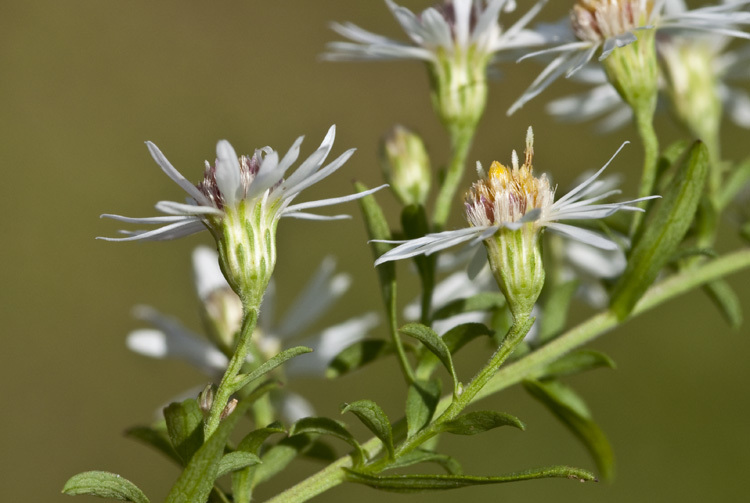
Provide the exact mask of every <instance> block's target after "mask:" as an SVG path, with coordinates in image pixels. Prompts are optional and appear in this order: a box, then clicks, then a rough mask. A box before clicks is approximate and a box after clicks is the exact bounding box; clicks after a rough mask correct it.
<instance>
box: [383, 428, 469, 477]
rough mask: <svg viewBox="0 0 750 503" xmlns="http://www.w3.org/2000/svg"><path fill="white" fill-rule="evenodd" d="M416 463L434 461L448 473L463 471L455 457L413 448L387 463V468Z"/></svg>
mask: <svg viewBox="0 0 750 503" xmlns="http://www.w3.org/2000/svg"><path fill="white" fill-rule="evenodd" d="M433 438H434V437H433ZM418 463H436V464H438V465H440V466H441V467H442V468H443V469H444V470H445V471H446V472H447V473H448V474H449V475H461V473H462V472H463V470H462V469H461V464H460V463H459V462H458V461H457V460H456V459H455V458H453V457H451V456H448V455H446V454H438V453H436V452H431V451H426V450H424V449H415V450H413V451H411V452H410V453H408V454H406V455H404V456H401V457H399V458H398V459H397V460H396V461H394V462H393V463H391V464H389V465H388V470H395V469H397V468H404V467H407V466H412V465H416V464H418Z"/></svg>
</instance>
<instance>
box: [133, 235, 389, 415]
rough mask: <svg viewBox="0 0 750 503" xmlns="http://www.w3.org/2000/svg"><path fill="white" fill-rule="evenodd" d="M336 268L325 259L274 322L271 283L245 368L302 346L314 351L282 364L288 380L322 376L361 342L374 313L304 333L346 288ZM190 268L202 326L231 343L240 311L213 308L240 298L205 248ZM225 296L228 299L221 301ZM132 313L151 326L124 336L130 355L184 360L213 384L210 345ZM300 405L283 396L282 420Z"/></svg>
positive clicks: (165, 320) (221, 357) (217, 355)
mask: <svg viewBox="0 0 750 503" xmlns="http://www.w3.org/2000/svg"><path fill="white" fill-rule="evenodd" d="M335 267H336V264H335V260H334V259H333V258H332V257H328V258H326V259H325V260H324V261H323V262H322V263H321V265H320V267H319V268H318V270H317V271H316V272H315V273H314V275H313V277H312V278H311V279H310V281H309V283H308V284H307V285H306V286H305V287H304V288H303V289H302V292H301V293H300V294H299V296H298V297H297V299H296V300H295V301H294V303H293V305H292V307H290V308H289V310H288V311H287V312H286V313H285V315H284V316H283V317H282V318H281V319H279V320H274V316H273V315H274V312H273V311H274V304H275V300H276V299H275V297H276V295H275V287H274V285H273V282H271V285H270V286H269V289H268V293H267V295H266V296H265V297H264V299H263V306H262V311H263V314H262V315H261V316H260V319H259V323H258V326H257V327H256V329H255V333H254V334H253V338H252V341H253V344H254V346H255V349H254V351H252V352H251V353H250V355H249V356H248V358H247V360H248V362H249V363H253V362H255V361H256V360H257V359H259V358H260V359H263V360H265V359H268V358H271V357H273V356H275V355H276V354H277V353H279V352H280V351H281V350H282V349H284V348H285V347H287V346H288V345H289V344H291V343H294V344H295V345H297V344H302V345H305V346H308V347H311V348H312V349H313V352H312V353H309V354H305V355H301V356H298V357H297V358H293V359H291V360H289V361H287V362H286V363H285V364H284V370H285V374H286V375H287V376H288V377H291V378H294V377H299V376H317V377H323V375H324V373H325V370H326V368H327V367H328V364H329V363H330V362H331V360H333V358H334V357H335V356H336V355H337V354H338V353H339V352H341V351H342V350H343V349H345V348H346V347H348V346H350V345H351V344H353V343H355V342H357V341H358V340H360V339H362V338H364V337H365V335H366V334H367V332H368V331H369V330H371V329H372V328H373V327H374V326H375V325H376V324H377V323H378V319H377V316H376V315H375V314H374V313H367V314H364V315H361V316H357V317H354V318H351V319H349V320H346V321H344V322H342V323H338V324H336V325H333V326H331V327H328V328H325V329H323V330H321V331H318V332H313V333H309V332H306V329H307V328H308V327H310V326H311V325H313V324H314V323H315V322H316V321H318V320H319V319H320V317H321V316H323V315H324V314H325V313H326V312H327V311H328V310H329V309H330V308H331V306H332V305H333V304H334V303H335V302H336V300H337V299H339V298H340V297H341V296H342V295H343V294H344V293H346V291H347V290H348V289H349V286H350V285H351V278H350V277H349V276H348V275H347V274H344V273H335ZM193 268H194V279H195V286H196V290H197V292H198V296H199V297H200V299H201V301H202V302H203V303H204V309H205V313H206V316H204V321H206V322H207V323H206V325H207V328H208V331H209V332H212V331H214V330H216V329H217V327H221V328H220V330H222V331H221V332H220V333H219V335H218V338H219V339H220V340H223V341H228V340H231V339H232V338H233V337H234V335H235V334H236V333H237V332H238V331H239V329H240V324H241V322H242V312H241V310H235V309H232V308H230V309H216V307H217V303H218V304H221V305H223V306H228V305H231V302H234V303H235V304H239V298H238V297H237V295H236V294H235V293H234V292H233V291H232V290H231V289H230V288H229V285H228V284H227V282H226V280H225V279H224V276H223V275H222V273H221V270H220V269H219V266H218V254H217V253H216V252H215V251H214V250H211V249H210V248H207V247H198V248H196V249H195V251H194V252H193ZM224 296H227V297H228V298H226V299H222V297H224ZM232 297H233V298H234V300H233V301H232V300H231V298H232ZM219 299H221V300H219ZM206 303H208V305H206ZM134 314H135V315H136V317H137V318H139V319H141V320H143V321H146V322H148V323H150V324H151V325H153V328H141V329H137V330H134V331H133V332H131V333H130V334H129V335H128V337H127V346H128V348H129V349H131V350H132V351H134V352H136V353H139V354H142V355H144V356H149V357H151V358H157V359H165V358H171V359H179V360H183V361H186V362H187V363H189V364H190V365H191V366H193V367H196V368H197V369H198V370H200V371H201V372H202V373H204V374H205V375H206V376H208V377H209V378H211V379H212V380H218V379H219V378H220V377H221V375H222V374H223V373H224V370H225V369H226V366H227V363H228V359H227V357H226V356H225V354H224V353H223V352H222V351H220V350H219V349H218V348H217V347H216V344H215V343H214V344H212V343H211V342H209V341H207V340H206V339H205V338H203V337H201V336H199V335H198V334H196V333H194V332H192V331H190V330H188V329H187V328H185V327H184V326H183V325H182V324H180V323H179V322H178V321H177V320H174V319H172V318H170V317H167V316H165V315H163V314H161V313H159V312H158V311H156V310H155V309H153V308H150V307H148V306H139V307H137V308H136V310H135V312H134ZM209 338H210V339H212V338H211V337H209ZM212 342H213V340H212ZM305 404H307V401H306V400H305V399H304V398H302V397H300V396H298V395H295V394H293V393H289V392H287V391H285V392H284V395H283V399H282V400H281V401H280V402H279V407H281V410H282V414H283V415H284V417H286V418H287V419H288V420H296V419H299V417H304V415H310V414H311V413H305V412H304V411H306V410H308V411H311V410H312V409H311V407H310V406H309V404H307V405H305Z"/></svg>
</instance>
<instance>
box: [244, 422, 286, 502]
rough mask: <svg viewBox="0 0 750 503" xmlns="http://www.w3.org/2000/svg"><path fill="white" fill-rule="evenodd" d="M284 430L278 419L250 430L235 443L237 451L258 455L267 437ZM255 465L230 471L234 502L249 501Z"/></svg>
mask: <svg viewBox="0 0 750 503" xmlns="http://www.w3.org/2000/svg"><path fill="white" fill-rule="evenodd" d="M285 432H286V430H285V429H284V427H283V425H282V424H281V423H279V422H278V421H277V422H274V423H271V424H269V425H268V426H266V427H265V428H259V429H257V430H254V431H251V432H250V433H248V434H247V435H245V438H243V439H242V440H241V441H240V443H239V445H237V452H249V453H252V454H255V455H258V454H259V453H260V448H261V447H262V446H263V443H264V442H265V441H266V440H267V439H268V437H270V436H271V435H274V434H277V433H285ZM257 466H259V465H253V466H248V467H247V468H243V469H242V470H237V471H236V472H234V473H232V496H233V497H234V503H250V500H251V496H252V490H253V478H254V477H255V470H256V468H257Z"/></svg>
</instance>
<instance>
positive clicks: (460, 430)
mask: <svg viewBox="0 0 750 503" xmlns="http://www.w3.org/2000/svg"><path fill="white" fill-rule="evenodd" d="M500 426H513V427H515V428H518V429H519V430H525V429H526V425H524V424H523V423H522V422H521V420H520V419H518V418H517V417H516V416H512V415H510V414H505V413H503V412H495V411H492V410H480V411H474V412H469V413H467V414H463V415H461V416H458V417H457V418H456V419H454V420H453V421H448V422H447V423H443V424H442V425H440V430H441V431H444V432H446V433H453V434H456V435H476V434H477V433H484V432H485V431H489V430H492V429H494V428H499V427H500Z"/></svg>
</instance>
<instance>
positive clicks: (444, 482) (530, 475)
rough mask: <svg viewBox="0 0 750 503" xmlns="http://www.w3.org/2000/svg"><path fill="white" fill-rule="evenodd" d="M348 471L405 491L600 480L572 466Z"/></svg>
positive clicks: (354, 478)
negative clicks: (476, 472)
mask: <svg viewBox="0 0 750 503" xmlns="http://www.w3.org/2000/svg"><path fill="white" fill-rule="evenodd" d="M344 470H345V471H346V478H347V480H348V481H349V482H356V483H358V484H364V485H367V486H370V487H373V488H375V489H381V490H384V491H394V492H401V493H413V492H419V491H440V490H446V489H459V488H461V487H467V486H477V485H488V484H503V483H505V482H518V481H521V480H532V479H543V478H566V479H572V480H578V481H580V482H590V481H596V477H594V475H593V474H592V473H591V472H588V471H586V470H581V469H579V468H571V467H569V466H549V467H545V468H532V469H530V470H525V471H522V472H516V473H510V474H508V475H502V476H499V477H476V476H470V475H371V474H367V473H360V472H356V471H354V470H348V469H346V468H344Z"/></svg>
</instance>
